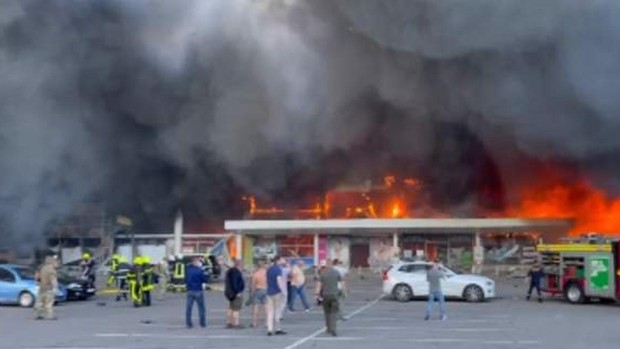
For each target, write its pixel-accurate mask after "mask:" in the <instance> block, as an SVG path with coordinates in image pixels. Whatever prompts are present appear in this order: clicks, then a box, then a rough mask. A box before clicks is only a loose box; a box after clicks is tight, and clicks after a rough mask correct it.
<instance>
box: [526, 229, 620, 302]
mask: <svg viewBox="0 0 620 349" xmlns="http://www.w3.org/2000/svg"><path fill="white" fill-rule="evenodd" d="M537 250H538V252H539V254H540V258H541V263H542V266H543V270H544V272H545V277H544V279H543V284H542V290H543V292H547V293H550V294H551V295H563V296H564V298H566V300H567V301H568V302H570V303H573V304H580V303H584V302H587V301H589V300H590V299H599V300H600V301H602V302H610V301H611V302H617V301H619V300H620V253H619V250H620V240H618V239H604V238H602V237H600V236H597V235H593V234H589V235H588V236H585V237H583V238H580V239H577V240H574V241H567V242H563V243H560V244H541V245H538V246H537Z"/></svg>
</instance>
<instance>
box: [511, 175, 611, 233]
mask: <svg viewBox="0 0 620 349" xmlns="http://www.w3.org/2000/svg"><path fill="white" fill-rule="evenodd" d="M561 173H562V170H561V169H550V168H546V169H544V170H543V171H542V172H541V176H540V178H539V180H538V181H537V182H536V183H529V184H527V185H525V186H524V187H523V188H522V190H521V192H520V193H519V194H520V198H519V199H520V200H519V202H520V203H519V204H518V205H516V206H514V207H512V208H510V209H508V210H507V212H506V215H508V216H514V217H522V218H570V219H574V222H575V226H574V228H573V229H572V230H571V232H570V233H571V235H580V234H584V233H588V232H596V233H602V234H610V235H617V234H620V198H617V197H616V198H612V197H609V196H608V195H607V194H605V192H603V191H602V190H601V189H598V188H596V187H594V186H593V185H592V184H591V183H589V182H588V181H587V180H585V179H584V178H579V179H576V180H571V181H567V180H566V179H564V178H563V177H562V176H561ZM567 173H568V172H567Z"/></svg>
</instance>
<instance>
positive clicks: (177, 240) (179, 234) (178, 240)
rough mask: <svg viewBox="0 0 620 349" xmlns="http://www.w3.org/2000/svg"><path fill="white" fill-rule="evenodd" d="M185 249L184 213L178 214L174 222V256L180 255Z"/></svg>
mask: <svg viewBox="0 0 620 349" xmlns="http://www.w3.org/2000/svg"><path fill="white" fill-rule="evenodd" d="M182 247H183V212H181V210H179V212H177V216H176V219H175V220H174V255H175V256H177V255H180V254H181V250H182Z"/></svg>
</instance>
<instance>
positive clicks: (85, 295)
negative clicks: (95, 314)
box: [58, 266, 97, 300]
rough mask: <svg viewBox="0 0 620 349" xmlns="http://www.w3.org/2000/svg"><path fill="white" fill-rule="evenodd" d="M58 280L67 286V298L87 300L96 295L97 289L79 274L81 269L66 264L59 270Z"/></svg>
mask: <svg viewBox="0 0 620 349" xmlns="http://www.w3.org/2000/svg"><path fill="white" fill-rule="evenodd" d="M58 281H59V282H60V283H62V284H63V285H65V287H66V288H67V300H86V299H89V298H91V297H93V296H95V294H96V292H97V289H96V287H95V285H94V284H93V283H92V282H91V281H90V280H88V279H85V278H83V277H81V276H80V275H79V271H78V272H77V273H76V271H75V270H73V269H71V268H68V267H66V266H63V267H60V268H59V270H58Z"/></svg>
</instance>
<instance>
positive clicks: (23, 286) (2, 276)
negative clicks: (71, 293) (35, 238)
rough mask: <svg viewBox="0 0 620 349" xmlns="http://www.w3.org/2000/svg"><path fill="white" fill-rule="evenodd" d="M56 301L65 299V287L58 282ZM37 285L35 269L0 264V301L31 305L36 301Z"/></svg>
mask: <svg viewBox="0 0 620 349" xmlns="http://www.w3.org/2000/svg"><path fill="white" fill-rule="evenodd" d="M58 288H59V293H58V294H57V295H56V301H57V302H63V301H65V300H66V299H67V289H66V287H65V286H64V285H62V284H61V283H60V282H59V285H58ZM38 290H39V287H38V286H37V282H36V281H35V271H34V269H32V268H30V267H25V266H19V265H15V264H0V303H2V304H18V305H20V306H22V307H26V308H27V307H32V306H34V304H35V303H36V295H37V293H38Z"/></svg>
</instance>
